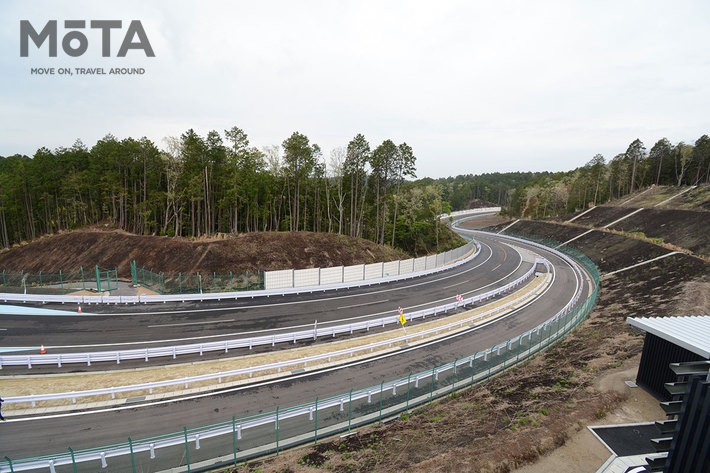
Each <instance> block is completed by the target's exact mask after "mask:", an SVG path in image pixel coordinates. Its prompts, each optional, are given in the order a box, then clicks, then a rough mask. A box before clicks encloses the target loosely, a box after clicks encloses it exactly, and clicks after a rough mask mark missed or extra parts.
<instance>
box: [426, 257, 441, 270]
mask: <svg viewBox="0 0 710 473" xmlns="http://www.w3.org/2000/svg"><path fill="white" fill-rule="evenodd" d="M437 256H439V255H431V256H427V257H426V263H425V264H424V266H425V267H426V269H434V268H436V258H437Z"/></svg>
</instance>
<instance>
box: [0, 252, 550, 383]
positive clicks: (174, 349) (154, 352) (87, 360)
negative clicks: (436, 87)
mask: <svg viewBox="0 0 710 473" xmlns="http://www.w3.org/2000/svg"><path fill="white" fill-rule="evenodd" d="M537 264H543V265H545V267H547V268H549V262H548V261H547V260H545V259H542V258H539V259H537V260H536V261H535V264H534V265H533V266H532V267H531V268H530V269H529V270H528V271H527V272H526V273H525V274H524V275H522V276H521V277H519V278H518V279H516V280H514V281H512V282H510V283H508V284H506V285H504V286H502V287H499V288H497V289H494V290H492V291H488V292H486V293H484V294H479V295H475V296H471V297H468V298H466V299H464V300H463V303H460V302H458V301H457V302H452V303H449V304H445V305H442V306H437V307H431V308H428V309H423V310H418V311H415V312H411V313H409V314H407V319H408V320H414V319H419V318H422V319H424V318H426V317H427V316H431V315H438V314H441V313H444V312H447V311H449V310H451V309H454V308H456V307H460V306H462V305H469V304H475V303H477V302H481V301H484V300H487V299H489V298H491V297H495V296H497V295H499V294H502V293H504V292H506V291H509V290H511V289H513V288H514V287H517V286H519V285H520V284H522V283H523V282H525V281H526V280H527V279H529V278H530V277H532V275H533V274H534V273H535V268H536V266H537ZM393 312H394V311H393ZM398 323H399V314H396V315H390V316H386V317H382V318H379V319H374V320H363V321H359V322H353V323H350V324H346V325H338V326H331V327H315V328H313V329H307V330H300V331H298V332H288V333H279V334H274V335H262V336H258V337H250V338H240V339H234V340H224V341H217V342H207V343H192V344H188V345H176V346H166V347H153V348H139V349H132V350H120V351H102V352H88V353H53V354H49V353H45V354H42V355H40V354H37V355H0V369H2V367H3V366H27V368H32V366H33V365H57V367H61V366H62V365H66V364H78V363H81V364H86V365H88V366H91V364H92V363H97V362H106V361H109V362H114V363H116V364H120V363H121V361H128V360H145V361H146V362H147V361H148V360H150V359H151V358H160V357H172V358H173V359H175V358H177V356H178V355H195V354H199V355H200V356H202V355H203V354H204V353H205V352H215V351H224V352H225V353H226V352H228V351H229V350H233V349H236V348H249V349H250V350H251V349H252V348H253V347H255V346H260V345H271V346H274V345H276V344H277V343H296V342H298V341H303V340H307V341H311V340H314V339H315V338H318V337H335V336H336V335H339V334H352V333H353V332H356V331H362V330H364V331H369V330H370V328H374V327H384V326H385V325H391V324H398Z"/></svg>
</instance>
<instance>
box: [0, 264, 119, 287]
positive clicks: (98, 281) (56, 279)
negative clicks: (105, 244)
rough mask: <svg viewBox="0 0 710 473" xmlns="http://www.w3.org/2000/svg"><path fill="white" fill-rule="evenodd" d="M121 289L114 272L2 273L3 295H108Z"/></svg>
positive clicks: (0, 284)
mask: <svg viewBox="0 0 710 473" xmlns="http://www.w3.org/2000/svg"><path fill="white" fill-rule="evenodd" d="M117 287H118V271H117V270H115V269H99V267H98V266H95V267H94V268H91V269H84V268H83V267H80V268H79V269H78V270H73V271H64V270H60V271H58V272H45V271H39V272H37V273H32V272H25V271H8V270H2V271H0V292H8V293H18V292H19V293H27V294H67V293H71V292H75V291H81V290H91V291H99V292H102V291H109V290H114V289H116V288H117Z"/></svg>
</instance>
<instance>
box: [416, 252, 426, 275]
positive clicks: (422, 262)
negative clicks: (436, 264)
mask: <svg viewBox="0 0 710 473" xmlns="http://www.w3.org/2000/svg"><path fill="white" fill-rule="evenodd" d="M425 269H426V256H422V257H420V258H415V259H414V272H415V273H418V272H419V271H424V270H425Z"/></svg>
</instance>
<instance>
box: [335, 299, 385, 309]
mask: <svg viewBox="0 0 710 473" xmlns="http://www.w3.org/2000/svg"><path fill="white" fill-rule="evenodd" d="M389 301H390V300H389V299H383V300H381V301H372V302H363V303H362V304H353V305H344V306H342V307H338V309H351V308H353V307H362V306H365V305H372V304H380V303H382V302H389Z"/></svg>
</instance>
